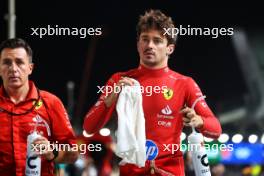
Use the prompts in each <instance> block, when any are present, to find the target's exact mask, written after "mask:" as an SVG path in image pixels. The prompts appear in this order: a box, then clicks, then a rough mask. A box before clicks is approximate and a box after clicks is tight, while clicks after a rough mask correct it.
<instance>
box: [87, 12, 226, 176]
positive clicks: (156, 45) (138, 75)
mask: <svg viewBox="0 0 264 176" xmlns="http://www.w3.org/2000/svg"><path fill="white" fill-rule="evenodd" d="M169 28H172V29H173V28H174V24H173V22H172V19H171V18H170V17H167V16H166V15H164V14H163V13H162V12H161V11H159V10H150V11H148V12H146V13H145V14H144V15H143V16H141V17H140V20H139V23H138V26H137V49H138V53H139V57H140V63H139V67H138V68H135V69H132V70H129V71H127V72H119V73H115V74H114V75H113V76H112V77H111V78H110V79H109V81H108V82H107V84H106V86H105V89H104V90H103V94H102V95H101V96H100V98H99V100H98V101H97V103H96V104H95V105H94V106H93V107H92V108H91V109H90V111H89V112H88V113H87V115H86V117H85V120H84V126H83V127H84V129H85V130H86V131H87V132H88V133H94V132H96V131H97V130H99V129H100V128H101V127H102V126H103V125H105V124H106V122H107V121H108V120H109V119H110V117H111V115H112V113H113V111H114V109H115V106H116V100H117V99H118V95H119V91H114V90H118V88H119V87H120V86H121V87H122V86H123V85H128V86H132V85H133V80H132V79H131V78H133V79H136V80H137V81H138V82H139V83H140V85H141V86H142V90H141V92H142V97H143V111H144V116H145V130H146V139H147V142H146V149H147V151H146V153H147V161H146V163H145V167H143V168H139V167H137V166H136V165H133V164H126V165H124V166H121V167H120V174H121V175H125V176H130V175H131V176H136V175H144V176H145V175H164V176H165V175H166V176H172V175H175V176H184V163H183V156H182V152H181V151H180V149H179V148H178V150H175V149H173V148H172V146H174V147H176V146H178V147H180V135H181V132H182V129H183V126H184V125H185V126H194V127H195V128H197V129H198V130H199V131H200V132H201V133H202V134H203V135H204V136H207V137H212V138H217V137H219V135H220V134H221V126H220V123H219V121H218V120H217V118H216V117H215V116H214V114H213V113H212V111H211V110H210V108H209V107H208V106H207V104H206V102H205V100H204V99H203V100H201V101H199V102H198V103H197V104H196V106H195V109H194V110H193V109H192V108H191V106H192V105H193V103H194V102H195V101H196V100H197V98H199V97H201V96H202V93H201V91H200V88H199V87H198V85H197V84H196V83H195V81H194V80H193V79H192V78H190V77H187V76H184V75H181V74H179V73H177V72H175V71H173V70H171V69H170V68H169V67H168V59H169V55H170V54H172V52H173V51H174V47H175V41H176V38H175V37H174V36H172V35H169V34H168V33H167V32H165V29H166V31H169V30H168V29H169ZM115 88H116V89H115ZM150 88H151V91H152V92H150ZM108 90H113V91H112V92H111V93H109V91H108Z"/></svg>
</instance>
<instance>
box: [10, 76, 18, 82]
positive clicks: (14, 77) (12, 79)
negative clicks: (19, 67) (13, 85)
mask: <svg viewBox="0 0 264 176" xmlns="http://www.w3.org/2000/svg"><path fill="white" fill-rule="evenodd" d="M18 79H19V77H17V76H10V77H9V80H11V81H15V80H18Z"/></svg>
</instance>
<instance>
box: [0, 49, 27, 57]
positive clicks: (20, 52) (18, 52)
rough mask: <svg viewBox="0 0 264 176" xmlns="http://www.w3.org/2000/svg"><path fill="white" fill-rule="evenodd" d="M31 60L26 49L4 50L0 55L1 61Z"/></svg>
mask: <svg viewBox="0 0 264 176" xmlns="http://www.w3.org/2000/svg"><path fill="white" fill-rule="evenodd" d="M16 58H19V59H29V56H28V54H27V52H26V50H25V49H24V48H22V47H21V48H4V49H3V50H2V52H1V53H0V59H16Z"/></svg>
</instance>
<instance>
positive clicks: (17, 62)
mask: <svg viewBox="0 0 264 176" xmlns="http://www.w3.org/2000/svg"><path fill="white" fill-rule="evenodd" d="M16 64H17V65H22V64H24V62H23V61H22V60H17V61H16Z"/></svg>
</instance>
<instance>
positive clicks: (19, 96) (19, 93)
mask: <svg viewBox="0 0 264 176" xmlns="http://www.w3.org/2000/svg"><path fill="white" fill-rule="evenodd" d="M28 91H29V85H28V84H26V85H24V86H22V87H20V88H7V89H6V92H7V94H8V95H9V97H10V100H11V101H12V102H13V103H15V104H18V103H20V102H22V101H24V100H25V99H26V97H27V94H28Z"/></svg>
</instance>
